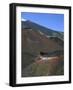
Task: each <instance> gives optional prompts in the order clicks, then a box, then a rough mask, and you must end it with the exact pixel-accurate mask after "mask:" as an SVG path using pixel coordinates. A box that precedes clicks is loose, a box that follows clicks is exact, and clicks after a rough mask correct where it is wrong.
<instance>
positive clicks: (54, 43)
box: [21, 21, 64, 76]
mask: <svg viewBox="0 0 73 90" xmlns="http://www.w3.org/2000/svg"><path fill="white" fill-rule="evenodd" d="M21 25H22V35H21V36H22V54H21V55H22V74H24V71H26V70H27V69H28V68H29V67H30V65H32V66H31V67H34V64H33V63H34V61H35V58H36V57H37V56H38V55H39V54H40V52H48V53H50V52H51V51H58V52H59V51H63V50H64V40H63V37H64V35H63V32H57V31H54V30H51V29H48V28H45V27H43V26H40V25H38V24H36V23H34V22H31V21H25V22H24V21H22V22H21ZM58 52H52V54H51V55H55V53H58ZM27 73H28V72H27ZM22 76H23V75H22Z"/></svg>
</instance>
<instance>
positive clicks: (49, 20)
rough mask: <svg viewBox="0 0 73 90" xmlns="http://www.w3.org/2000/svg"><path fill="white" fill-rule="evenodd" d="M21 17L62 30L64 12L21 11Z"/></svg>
mask: <svg viewBox="0 0 73 90" xmlns="http://www.w3.org/2000/svg"><path fill="white" fill-rule="evenodd" d="M21 19H22V20H24V21H26V20H30V21H32V22H35V23H37V24H40V25H42V26H44V27H47V28H50V29H53V30H56V31H62V32H64V14H48V13H29V12H22V13H21Z"/></svg>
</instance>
